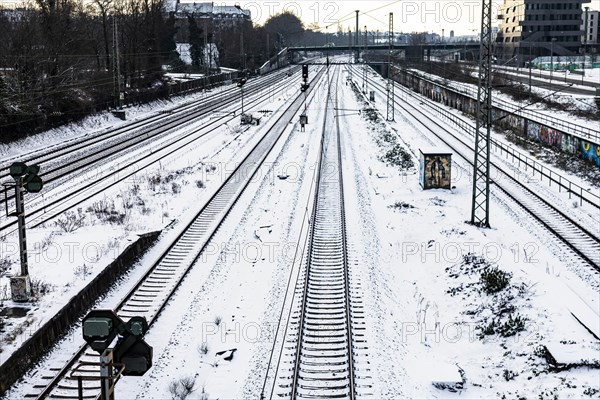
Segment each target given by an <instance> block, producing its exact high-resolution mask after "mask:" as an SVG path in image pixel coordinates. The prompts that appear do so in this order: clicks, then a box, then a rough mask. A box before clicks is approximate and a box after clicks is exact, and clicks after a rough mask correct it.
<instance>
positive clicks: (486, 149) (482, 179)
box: [471, 0, 492, 228]
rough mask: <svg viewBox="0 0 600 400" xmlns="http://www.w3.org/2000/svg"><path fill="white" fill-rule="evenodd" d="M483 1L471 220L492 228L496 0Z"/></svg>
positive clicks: (473, 222) (479, 225)
mask: <svg viewBox="0 0 600 400" xmlns="http://www.w3.org/2000/svg"><path fill="white" fill-rule="evenodd" d="M482 3H483V7H482V11H481V40H480V44H479V57H480V59H479V86H478V88H477V115H476V118H475V160H474V163H473V202H472V208H471V223H472V224H473V225H475V226H478V227H483V228H489V227H490V209H489V205H490V131H491V126H490V124H491V119H492V0H482Z"/></svg>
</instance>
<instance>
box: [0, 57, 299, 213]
mask: <svg viewBox="0 0 600 400" xmlns="http://www.w3.org/2000/svg"><path fill="white" fill-rule="evenodd" d="M298 68H299V67H297V68H296V70H297V69H298ZM284 76H285V74H284V73H283V72H280V73H276V74H273V75H269V76H267V77H265V78H262V79H258V80H251V81H250V82H249V84H248V87H247V88H245V91H246V95H247V96H251V95H254V94H259V96H258V97H259V98H264V97H268V94H267V95H266V96H265V94H264V93H263V95H262V96H261V95H260V94H261V92H262V91H264V90H266V89H268V88H271V87H272V86H273V85H276V84H277V83H279V82H281V81H282V78H283V77H284ZM239 98H240V91H239V89H238V88H237V87H232V88H229V89H226V90H225V91H224V92H220V93H216V94H214V95H211V96H208V98H204V99H202V100H198V101H195V102H193V103H191V104H187V105H184V106H181V107H176V108H174V109H171V110H168V112H167V113H164V114H163V113H159V114H157V115H154V116H152V117H149V118H146V119H143V120H140V121H136V122H132V123H130V124H127V125H125V126H122V127H119V128H115V129H111V130H108V131H105V132H102V133H100V134H96V135H90V136H84V137H80V138H76V139H73V140H69V141H65V142H62V143H60V144H59V145H57V146H55V147H51V148H49V149H47V151H46V152H44V153H43V154H36V153H32V154H23V155H19V156H18V157H11V158H8V159H5V160H2V161H0V170H1V171H3V174H2V175H0V184H2V183H12V182H13V179H12V178H11V177H10V176H9V175H8V173H7V171H8V167H9V166H10V164H11V163H12V162H14V161H16V160H17V158H18V160H19V161H22V162H25V163H27V164H38V165H40V166H41V167H42V170H41V172H42V173H41V177H42V178H43V179H44V183H45V184H46V186H48V185H51V184H52V183H53V182H57V181H59V180H60V179H61V178H65V177H67V176H69V174H72V173H74V172H77V173H80V172H81V171H82V170H85V169H88V168H91V167H92V166H94V165H95V164H97V163H98V162H99V161H103V160H106V159H108V158H111V157H115V156H116V155H117V154H119V153H122V152H123V151H124V150H129V149H131V148H132V147H133V146H140V145H143V144H145V143H150V142H152V141H155V140H157V139H159V138H161V137H162V136H164V135H167V134H169V133H170V132H172V131H173V130H177V129H179V128H181V126H183V125H185V124H188V123H192V122H193V121H194V120H196V119H198V118H201V117H203V116H206V115H209V114H210V113H213V112H216V111H218V110H222V109H223V105H224V104H229V103H232V102H236V101H237V100H238V99H239ZM248 105H251V103H249V104H248ZM6 190H7V189H6V188H5V187H2V188H0V191H2V193H0V196H2V198H4V196H5V194H6V195H8V198H9V200H10V199H12V198H13V197H14V195H13V194H12V193H6ZM39 196H41V195H39ZM36 197H38V196H33V198H36ZM3 214H4V213H3Z"/></svg>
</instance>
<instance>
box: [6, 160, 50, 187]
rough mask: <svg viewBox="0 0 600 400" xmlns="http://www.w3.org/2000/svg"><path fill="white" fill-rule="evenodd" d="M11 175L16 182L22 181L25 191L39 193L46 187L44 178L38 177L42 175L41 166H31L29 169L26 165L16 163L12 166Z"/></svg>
mask: <svg viewBox="0 0 600 400" xmlns="http://www.w3.org/2000/svg"><path fill="white" fill-rule="evenodd" d="M9 173H10V176H12V177H13V179H14V180H15V181H19V180H20V179H22V180H23V181H22V182H23V186H24V187H25V190H27V191H28V192H30V193H38V192H39V191H41V190H42V188H43V187H44V182H43V181H42V178H40V177H39V176H38V174H39V173H40V166H39V165H31V166H29V167H28V166H27V164H25V163H22V162H15V163H12V164H11V166H10V168H9Z"/></svg>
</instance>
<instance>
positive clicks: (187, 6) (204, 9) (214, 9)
mask: <svg viewBox="0 0 600 400" xmlns="http://www.w3.org/2000/svg"><path fill="white" fill-rule="evenodd" d="M165 8H166V9H167V11H174V12H176V13H179V14H196V15H212V16H217V15H218V16H228V17H235V18H244V17H246V18H250V10H244V9H242V8H241V7H239V6H226V5H215V3H214V2H191V1H178V0H171V1H169V2H167V4H166V5H165Z"/></svg>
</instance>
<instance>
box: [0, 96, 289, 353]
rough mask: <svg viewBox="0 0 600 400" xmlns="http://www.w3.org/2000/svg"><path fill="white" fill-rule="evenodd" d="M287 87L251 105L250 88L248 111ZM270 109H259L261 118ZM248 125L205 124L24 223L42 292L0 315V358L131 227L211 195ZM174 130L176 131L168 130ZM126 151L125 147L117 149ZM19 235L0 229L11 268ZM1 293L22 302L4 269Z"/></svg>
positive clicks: (273, 101) (149, 227)
mask: <svg viewBox="0 0 600 400" xmlns="http://www.w3.org/2000/svg"><path fill="white" fill-rule="evenodd" d="M287 95H288V93H287V92H281V93H280V95H279V96H276V95H273V96H271V97H269V98H268V99H267V100H263V101H261V102H259V103H257V104H254V105H252V106H250V104H251V103H250V101H251V100H252V99H253V98H254V97H255V96H249V99H248V103H247V104H248V105H247V107H248V111H250V112H251V111H257V110H264V109H267V108H270V109H273V110H275V109H278V108H279V107H280V106H281V105H282V104H284V103H285V102H286V101H287ZM194 97H195V96H194ZM273 115H274V114H266V115H265V116H263V123H264V122H267V121H268V120H269V119H270V118H273ZM212 117H214V116H212V115H209V116H206V117H205V118H203V119H198V120H197V121H194V122H193V123H189V124H187V125H186V126H185V127H183V128H182V130H181V132H183V133H186V135H187V136H188V137H189V136H191V135H192V134H191V133H189V131H191V130H194V129H196V130H198V126H200V125H202V124H205V123H206V122H207V121H209V120H211V118H212ZM254 131H255V128H249V129H247V128H243V129H242V128H240V127H239V125H238V124H237V119H236V120H235V123H232V124H231V126H230V125H226V124H221V125H220V126H219V127H217V128H213V129H211V132H210V134H209V135H207V136H205V137H203V138H202V139H201V140H199V141H196V142H195V143H192V144H190V145H188V146H187V147H186V149H185V150H184V151H183V152H181V151H180V152H177V153H175V154H174V155H172V156H170V157H168V158H167V159H165V160H162V161H161V162H160V163H158V164H157V165H154V166H151V167H150V168H147V169H143V170H141V171H139V172H138V173H137V174H135V175H134V176H133V177H131V178H128V179H126V180H125V181H123V182H121V183H120V184H119V185H117V186H116V187H114V188H112V189H110V190H109V191H106V192H104V193H102V194H101V195H98V196H95V197H93V198H91V199H90V200H88V201H86V202H84V203H83V204H81V205H80V206H78V207H77V208H76V209H74V210H72V211H70V212H67V213H65V214H64V215H63V216H61V217H59V218H58V219H57V220H56V221H53V222H48V223H46V224H44V225H42V226H41V227H39V228H35V229H29V230H28V232H27V234H28V246H29V247H28V248H29V273H30V276H31V277H32V282H33V283H34V284H35V285H36V288H37V289H38V290H39V291H41V293H42V295H41V296H40V298H39V299H37V300H36V301H35V302H33V303H31V304H29V305H28V306H29V308H30V310H29V312H28V313H27V315H26V316H24V317H22V318H9V319H6V320H5V322H6V325H5V327H4V335H3V336H2V339H3V340H2V342H0V349H1V350H2V351H0V362H4V361H5V360H6V359H7V358H8V357H9V356H10V355H11V354H12V352H13V351H14V350H15V349H16V348H18V346H19V345H20V344H21V343H23V341H25V340H26V339H27V338H28V337H29V336H30V335H31V334H32V333H33V332H34V331H35V329H36V328H37V327H39V326H41V325H42V324H43V323H44V322H45V321H46V320H47V319H48V318H51V317H52V316H53V315H54V314H55V313H56V312H57V311H58V310H59V309H60V308H62V306H64V304H65V303H66V302H67V301H68V300H69V299H70V298H71V297H72V296H73V295H74V294H75V293H77V291H79V290H80V289H81V288H82V287H84V286H85V285H87V284H88V283H89V282H90V281H91V280H92V279H93V278H94V277H95V276H96V274H97V273H98V272H100V271H101V270H102V269H103V268H105V267H106V265H107V264H108V263H110V262H111V261H113V260H114V259H115V258H116V257H117V256H118V255H119V254H120V253H121V252H122V251H123V250H124V249H125V247H126V246H127V245H128V244H129V243H130V241H131V240H132V239H133V238H134V237H135V235H136V233H143V232H148V231H153V230H157V229H161V228H163V227H164V226H165V225H167V224H169V223H170V222H171V221H173V220H177V219H178V218H180V217H181V215H184V214H185V213H186V212H187V211H188V210H189V209H192V210H195V209H196V207H197V205H198V204H201V203H202V202H204V201H206V200H207V199H208V198H210V196H211V195H212V193H213V192H214V190H216V188H217V184H219V183H220V182H221V181H222V179H223V177H224V176H225V175H226V173H227V171H230V170H232V169H233V166H228V164H229V163H235V162H237V161H238V157H239V154H238V153H239V151H240V149H243V148H244V147H245V146H248V144H249V143H253V142H254V141H255V140H257V135H255V134H254ZM175 134H177V132H175V133H172V134H171V135H170V136H174V135H175ZM41 136H44V135H41ZM41 140H49V139H48V138H47V137H44V138H42V139H41ZM157 146H158V141H157V140H155V141H153V142H152V143H151V145H150V152H152V151H156V147H157ZM146 150H147V149H146ZM146 150H145V151H146ZM130 155H131V154H130V153H127V154H125V155H124V156H122V157H125V158H126V157H129V156H130ZM123 163H124V162H122V159H121V158H119V159H116V160H114V161H113V165H121V164H123ZM105 167H106V166H100V167H99V169H101V170H104V169H105ZM86 176H87V177H90V178H91V177H95V176H98V173H97V172H96V171H90V172H88V173H87V174H86ZM75 184H78V185H82V184H86V180H85V179H83V178H82V179H78V180H77V182H75V181H74V180H73V179H69V180H67V182H66V183H63V184H62V186H60V187H58V188H57V190H61V189H62V190H66V189H65V186H66V185H75ZM48 196H51V194H49V193H47V196H46V200H48V199H49V198H50V197H48ZM17 243H18V242H17V238H16V234H12V235H9V236H6V235H5V236H3V238H2V247H1V248H0V250H1V253H0V255H1V256H2V260H6V259H8V260H10V261H11V262H12V264H13V269H18V259H19V252H18V245H17ZM0 294H1V297H0V302H2V304H3V306H6V307H9V306H22V304H13V302H12V301H11V300H10V289H9V283H8V277H7V276H3V277H1V278H0ZM26 306H27V305H26Z"/></svg>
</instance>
